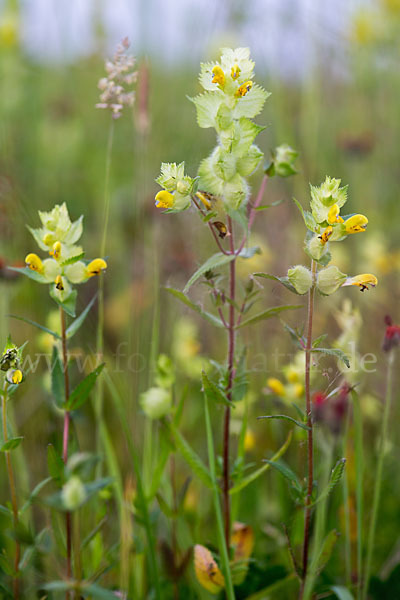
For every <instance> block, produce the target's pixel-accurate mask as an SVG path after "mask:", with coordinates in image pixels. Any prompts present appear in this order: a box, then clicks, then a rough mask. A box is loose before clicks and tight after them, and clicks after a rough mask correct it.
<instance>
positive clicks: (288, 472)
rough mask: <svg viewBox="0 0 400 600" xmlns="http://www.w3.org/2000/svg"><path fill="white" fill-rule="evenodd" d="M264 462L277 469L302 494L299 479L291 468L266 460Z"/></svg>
mask: <svg viewBox="0 0 400 600" xmlns="http://www.w3.org/2000/svg"><path fill="white" fill-rule="evenodd" d="M263 462H265V463H267V464H268V465H270V466H271V467H273V468H274V469H276V470H277V471H278V472H279V473H280V474H281V475H283V477H284V478H285V479H286V480H287V481H289V483H290V484H291V485H292V486H293V487H294V488H295V489H296V490H297V491H298V492H301V484H300V481H299V478H298V477H297V475H296V473H295V472H294V471H292V469H291V468H290V467H288V466H287V465H285V464H283V463H280V462H274V461H273V460H267V459H264V460H263Z"/></svg>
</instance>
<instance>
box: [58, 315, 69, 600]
mask: <svg viewBox="0 0 400 600" xmlns="http://www.w3.org/2000/svg"><path fill="white" fill-rule="evenodd" d="M60 318H61V343H62V353H63V367H64V387H65V402H66V403H67V402H68V399H69V374H68V352H67V333H66V323H65V313H64V310H63V309H62V307H61V306H60ZM69 425H70V412H69V410H66V411H65V412H64V432H63V461H64V464H66V463H67V460H68V440H69ZM65 530H66V537H67V577H68V579H70V578H71V577H72V523H71V513H70V512H67V513H65ZM65 597H66V599H67V600H68V599H69V598H70V593H69V591H68V590H67V591H66V592H65Z"/></svg>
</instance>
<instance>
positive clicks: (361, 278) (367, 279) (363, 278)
mask: <svg viewBox="0 0 400 600" xmlns="http://www.w3.org/2000/svg"><path fill="white" fill-rule="evenodd" d="M346 285H357V286H358V287H359V288H360V290H361V291H362V292H364V291H365V290H368V289H369V288H368V286H369V285H370V286H372V287H375V286H376V285H378V279H377V278H376V277H375V275H372V274H371V273H362V274H361V275H355V276H354V277H349V278H348V279H346V281H345V282H344V283H343V286H346Z"/></svg>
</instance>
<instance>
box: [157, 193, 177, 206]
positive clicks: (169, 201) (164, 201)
mask: <svg viewBox="0 0 400 600" xmlns="http://www.w3.org/2000/svg"><path fill="white" fill-rule="evenodd" d="M155 201H156V206H157V208H172V207H173V205H174V196H173V194H171V192H167V190H161V191H160V192H158V194H156V197H155Z"/></svg>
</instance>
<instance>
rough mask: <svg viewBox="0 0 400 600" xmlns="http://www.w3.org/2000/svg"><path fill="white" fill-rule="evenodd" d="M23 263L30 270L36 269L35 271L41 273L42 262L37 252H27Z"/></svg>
mask: <svg viewBox="0 0 400 600" xmlns="http://www.w3.org/2000/svg"><path fill="white" fill-rule="evenodd" d="M25 263H26V266H27V267H29V268H30V269H31V270H32V271H37V273H43V263H42V261H41V260H40V258H39V257H38V255H37V254H33V253H31V254H28V255H27V257H26V258H25Z"/></svg>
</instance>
